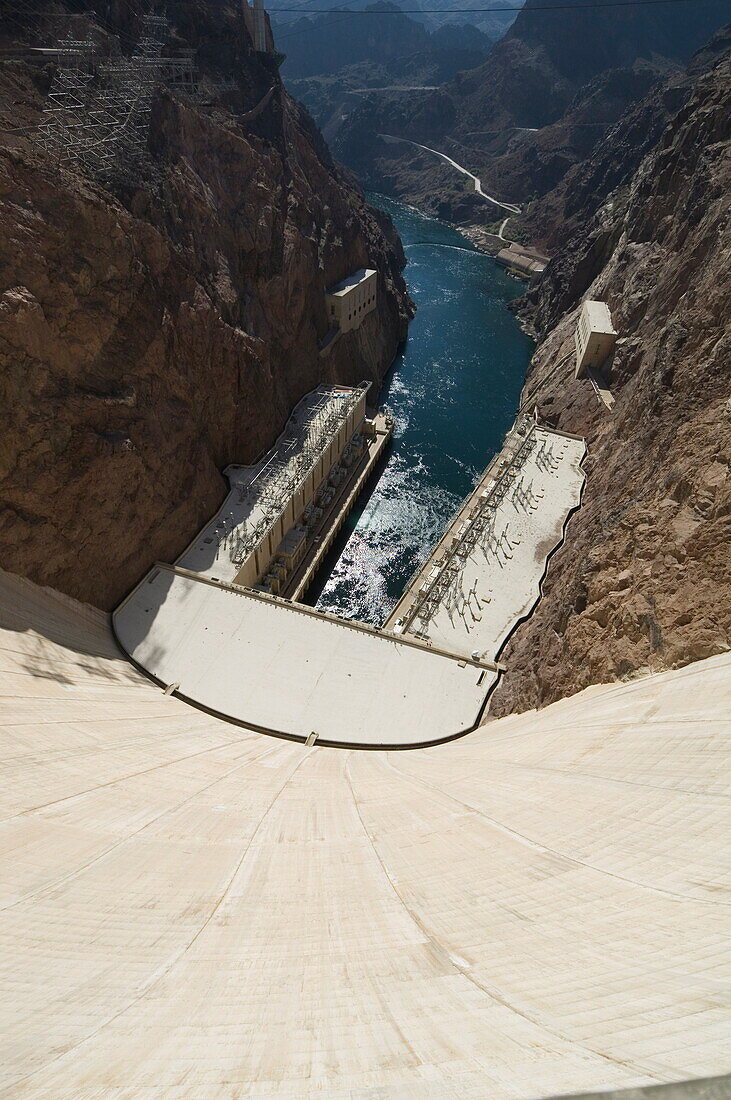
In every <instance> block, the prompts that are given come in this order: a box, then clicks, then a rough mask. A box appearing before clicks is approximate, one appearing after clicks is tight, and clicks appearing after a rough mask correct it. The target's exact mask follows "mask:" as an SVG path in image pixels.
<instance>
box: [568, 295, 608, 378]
mask: <svg viewBox="0 0 731 1100" xmlns="http://www.w3.org/2000/svg"><path fill="white" fill-rule="evenodd" d="M574 341H575V343H576V377H577V378H583V377H584V375H585V374H586V370H587V367H596V368H599V367H601V365H602V363H603V362H604V361H605V359H606V358H607V356H608V355H609V354H610V353H611V351H612V349H613V348H614V345H615V344H616V342H617V333H616V332H615V330H614V326H613V325H612V315H611V313H610V312H609V307H608V305H607V303H606V302H596V301H590V300H587V301H585V302H582V305H581V311H580V313H579V321H578V324H577V326H576V332H575V334H574Z"/></svg>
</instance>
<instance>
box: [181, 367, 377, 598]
mask: <svg viewBox="0 0 731 1100" xmlns="http://www.w3.org/2000/svg"><path fill="white" fill-rule="evenodd" d="M369 388H370V383H369V382H363V383H361V384H360V385H359V386H357V387H348V386H320V387H318V389H316V390H314V391H313V392H312V393H310V394H308V395H307V396H306V397H304V398H303V399H302V400H301V401H300V402H299V404H298V405H297V406H296V407H295V409H294V411H293V413H292V415H291V417H290V418H289V420H288V421H287V424H286V426H285V429H284V431H283V432H282V434H281V435H280V437H279V439H278V440H277V442H276V443H275V445H274V446H273V447H272V448H271V450H269V451H268V452H267V453H266V454H265V455H264V456H263V457H262V458H261V459H260V460H259V462H257V463H256V465H254V466H229V467H227V469H226V471H225V473H226V476H227V477H228V479H229V482H230V485H231V491H230V493H229V494H228V496H227V498H226V500H225V501H224V503H223V505H222V507H221V508H220V509H219V511H218V513H217V514H216V516H214V517H213V519H212V520H211V522H210V523H209V524H208V525H207V526H206V527H205V528H204V529H203V531H201V532H200V533H199V534H198V535H197V536H196V539H195V540H194V542H193V543H191V545H190V546H189V547H188V549H187V550H186V551H185V553H184V554H182V555H181V557H180V558H179V559H178V562H177V564H178V565H179V566H181V567H183V568H186V569H190V570H192V571H194V572H197V573H201V574H204V575H208V576H210V577H211V578H215V579H217V580H222V581H227V582H233V583H236V584H241V585H245V586H247V587H251V588H257V589H259V590H260V591H265V592H270V593H273V594H275V595H278V594H279V593H280V592H281V591H282V589H283V587H284V585H285V583H286V581H287V579H288V578H289V577H290V576H291V575H292V573H293V571H294V570H295V569H296V568H297V567H298V565H299V564H300V562H301V561H302V559H303V557H304V554H305V550H306V548H307V546H308V545H309V544H310V542H311V536H312V533H313V530H314V528H315V527H316V526H317V524H318V523H319V521H320V520H321V518H322V516H323V510H324V509H326V508H327V507H328V505H329V504H330V502H331V501H332V500H333V498H334V496H335V494H336V492H337V490H338V487H339V486H340V485H341V484H342V483H343V482H344V481H345V479H346V478H347V476H348V472H349V470H350V469H352V468H354V466H355V464H356V463H357V462H358V461H359V460H360V458H361V456H362V455H363V453H364V451H365V449H366V443H367V440H368V439H369V438H370V437H371V436H372V435H374V434H375V426H374V425H373V423H372V422H371V421H370V420H367V419H366V415H365V414H366V394H367V392H368V390H369Z"/></svg>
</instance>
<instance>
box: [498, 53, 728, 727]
mask: <svg viewBox="0 0 731 1100" xmlns="http://www.w3.org/2000/svg"><path fill="white" fill-rule="evenodd" d="M698 67H700V68H701V69H704V70H706V71H704V72H702V73H700V74H698V72H697V69H698ZM682 98H683V103H682V106H681V107H680V109H679V110H678V111H677V112H676V113H675V114H674V115H673V117H672V118H671V120H670V122H669V123H668V125H667V126H666V128H665V129H664V131H663V132H662V133H661V136H660V137H659V140H658V141H657V143H656V144H655V145H654V147H653V148H652V149H651V150H650V151H649V152H648V153H647V154H646V155H645V156H644V158H642V159H641V161H640V163H639V165H638V166H637V167H636V169H635V170H634V171H632V170H630V171H629V172H628V174H627V178H625V179H622V180H621V182H620V183H619V184H618V186H616V187H615V188H614V189H613V190H611V191H610V192H609V194H606V195H604V196H602V195H601V193H599V194H598V195H596V196H595V197H594V198H593V199H592V200H591V201H589V199H588V197H587V196H585V198H586V202H587V205H586V207H585V217H586V220H585V221H583V222H582V218H581V216H580V214H579V212H578V207H577V211H576V219H577V221H576V224H575V228H574V232H573V234H572V236H571V238H570V240H569V241H568V243H567V244H566V245H565V246H564V247H563V248H562V249H561V250H560V252H559V253H558V254H557V256H556V258H555V259H554V261H553V262H552V263H551V264H550V265H549V267H548V268H547V271H546V273H545V275H544V277H543V279H542V281H541V282H540V283H539V285H538V287H537V288H536V289H535V291H533V292H531V294H530V295H529V296H528V299H527V300H524V302H523V305H522V312H523V313H524V316H526V317H527V318H530V319H532V321H533V323H534V324H535V325H536V326H537V328H538V332H539V336H540V337H541V342H540V344H539V347H538V350H537V352H536V355H535V357H534V360H533V363H532V366H531V369H530V373H529V376H528V379H527V382H526V385H525V389H524V391H523V398H522V404H523V407H524V409H526V410H532V409H533V408H534V407H535V406H536V405H537V406H538V407H539V409H540V413H541V416H542V417H544V418H545V419H546V420H548V422H549V423H552V424H553V425H554V426H557V427H559V428H561V429H563V430H566V431H569V432H576V433H581V434H585V435H586V437H587V440H588V446H589V452H588V459H587V462H586V469H587V475H588V477H587V484H586V489H585V496H584V503H583V506H582V508H581V509H580V511H578V512H577V513H576V514H575V515H574V516H573V518H572V519H571V521H570V524H569V528H568V537H567V540H566V542H565V544H564V546H563V547H562V548H561V549H560V550H559V551H558V553H557V554H556V555H555V557H554V558H553V560H552V562H551V565H550V568H549V571H548V575H547V578H546V583H545V587H544V592H545V594H544V597H543V599H542V601H541V603H540V604H539V606H538V609H537V611H536V613H535V614H534V615H533V617H532V618H531V619H530V620H529V621H528V622H527V623H526V624H524V625H523V626H522V627H521V628H519V630H518V631H517V632H516V634H515V635H514V637H513V639H512V641H511V642H510V643H509V645H508V647H507V648H506V650H505V652H504V653H503V655H502V660H503V661H504V663H505V664H506V665H507V667H508V669H509V671H508V673H507V674H506V676H505V678H504V680H503V682H502V684H501V686H500V687H499V688H498V690H497V692H496V695H495V698H494V700H493V703H492V705H491V713H492V714H504V713H508V712H510V711H512V710H516V709H518V710H523V709H526V708H527V707H533V706H541V705H543V704H545V703H548V702H549V701H551V700H554V699H557V698H559V697H561V696H564V695H570V694H572V693H574V692H576V691H578V690H581V689H582V688H584V687H586V686H588V685H590V684H593V683H601V682H607V681H611V680H616V679H626V678H631V677H633V676H635V675H638V674H641V673H645V672H651V671H656V670H660V669H665V668H673V667H677V666H680V665H684V664H686V663H689V662H691V661H694V660H698V659H701V658H703V657H707V656H709V655H711V654H714V653H718V652H721V651H723V650H725V649H728V648H729V645H731V551H730V549H729V547H730V546H731V472H730V467H731V369H730V367H729V363H730V361H731V336H730V335H729V324H728V307H729V275H728V258H729V255H731V204H730V200H729V195H731V158H729V139H730V138H731V109H730V108H731V37H730V36H729V34H728V32H726V33H725V34H722V35H720V36H719V37H718V38H717V39H716V42H715V44H714V48H713V50H710V51H708V52H707V53H706V54H704V57H703V58H701V59H699V61H698V62H697V64H696V75H695V78H694V80H693V86H692V88H691V89H689V90H688V93H687V95H686V94H684V95H683V97H682ZM646 107H647V110H648V111H649V112H650V115H651V116H652V117H656V115H655V112H656V111H657V109H658V104H657V102H653V103H650V102H648V104H647V105H646ZM665 107H667V103H666V104H665ZM636 123H637V119H636V118H633V119H630V120H628V123H627V125H629V126H630V127H631V126H634V125H636ZM625 133H626V131H625ZM621 148H622V144H621V142H620V141H619V140H618V141H617V142H615V143H612V144H611V146H610V149H608V150H606V151H601V152H600V153H598V154H597V158H596V160H595V162H594V163H593V164H590V165H588V166H587V170H586V172H587V174H586V179H587V180H588V179H589V178H591V176H592V175H593V176H594V177H595V178H597V179H598V178H599V177H600V176H601V175H602V172H601V162H602V160H604V161H606V160H607V159H608V158H610V157H611V156H612V155H613V156H614V158H615V160H616V159H617V157H618V156H620V151H621ZM633 155H634V154H633ZM615 171H617V172H618V173H619V175H620V176H621V172H619V169H616V168H615ZM584 297H589V298H598V299H602V300H605V301H606V302H608V304H609V306H610V308H611V311H612V318H613V321H614V325H615V328H616V329H617V331H618V333H619V341H618V344H617V348H616V352H615V353H614V356H613V360H612V361H611V362H610V363H609V364H608V365H607V368H606V373H607V377H608V379H609V385H610V388H611V391H612V393H613V395H614V397H615V398H616V404H615V405H614V408H613V410H612V411H611V412H610V411H608V410H607V409H605V408H604V406H602V405H601V404H600V403H599V402H598V401H597V398H596V396H595V394H594V391H593V389H592V387H591V384H590V383H589V382H588V381H583V380H581V381H577V380H575V379H574V367H575V359H574V348H573V337H574V330H575V326H576V320H577V313H578V310H577V306H578V304H579V303H580V301H581V299H582V298H584Z"/></svg>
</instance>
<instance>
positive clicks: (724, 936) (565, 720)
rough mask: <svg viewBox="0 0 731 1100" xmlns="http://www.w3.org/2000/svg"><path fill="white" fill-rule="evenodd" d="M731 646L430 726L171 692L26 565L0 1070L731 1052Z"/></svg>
mask: <svg viewBox="0 0 731 1100" xmlns="http://www.w3.org/2000/svg"><path fill="white" fill-rule="evenodd" d="M730 744H731V656H730V655H724V656H721V657H716V658H712V659H710V660H708V661H704V662H702V663H700V664H697V665H693V666H691V667H690V668H686V669H682V670H680V671H677V672H673V673H668V674H666V675H663V676H654V677H651V678H649V679H646V680H642V681H639V682H636V683H633V684H617V685H614V686H611V687H600V688H595V689H592V690H590V691H588V692H584V693H583V694H581V695H578V696H576V697H575V698H573V699H570V700H567V701H565V702H563V703H560V704H557V705H555V706H552V707H549V708H547V709H546V710H544V711H541V712H539V713H529V714H525V715H520V716H517V717H513V718H509V719H504V720H502V721H500V722H492V723H490V724H488V725H487V726H485V727H484V728H483V729H480V730H479V731H477V732H476V733H474V734H472V735H470V736H469V737H466V738H464V739H462V740H459V741H454V742H451V743H450V744H447V745H443V746H440V747H439V748H432V749H427V750H416V751H411V752H401V753H397V752H392V753H385V752H380V751H375V752H357V751H344V750H338V749H324V748H317V747H315V748H313V749H306V748H304V747H303V746H302V745H297V744H292V743H290V742H286V741H280V740H275V739H273V738H270V737H264V736H262V735H261V734H254V733H249V732H248V731H246V730H242V729H239V728H237V727H235V726H232V725H229V724H226V723H224V722H221V721H218V720H217V719H215V718H212V717H210V716H208V715H206V714H203V713H201V712H199V711H196V710H194V709H192V708H190V707H188V706H186V705H185V704H184V703H183V702H181V701H180V700H178V699H175V698H169V697H166V696H165V695H163V693H162V691H160V690H159V688H156V687H155V686H154V685H153V684H151V683H150V682H149V681H148V680H147V679H146V678H144V677H143V676H142V675H141V674H139V673H138V672H136V671H135V669H134V668H132V667H131V666H130V665H129V663H128V662H127V661H126V660H124V659H122V658H121V656H120V655H119V654H118V653H117V651H116V649H115V646H114V644H113V642H112V639H111V636H110V633H109V629H108V625H107V622H106V618H105V617H104V616H103V615H101V614H100V613H99V612H93V611H91V610H90V609H84V608H82V607H80V606H79V605H74V604H72V602H71V601H67V600H64V599H63V598H60V597H58V596H56V595H55V594H53V593H49V592H48V591H47V590H45V591H44V590H40V589H36V588H34V587H33V586H31V585H28V584H24V583H21V582H17V581H14V580H13V579H12V578H9V577H8V576H7V575H3V574H1V573H0V768H1V769H2V783H0V814H1V817H2V826H1V828H0V838H1V839H0V988H1V989H2V998H1V999H0V1096H2V1097H3V1098H8V1100H9V1098H12V1100H31V1098H32V1100H51V1098H52V1100H92V1098H94V1100H107V1098H110V1100H111V1098H119V1100H122V1098H124V1100H137V1098H138V1097H145V1098H146V1100H147V1098H149V1100H184V1098H185V1100H224V1098H225V1100H232V1098H234V1097H236V1098H241V1097H257V1098H259V1100H261V1098H263V1097H267V1098H269V1100H271V1098H278V1100H285V1098H286V1100H293V1098H296V1100H315V1098H318V1100H323V1098H325V1100H334V1098H338V1100H345V1098H346V1097H347V1098H348V1100H366V1098H367V1100H375V1098H376V1097H377V1098H378V1100H386V1098H388V1100H390V1098H392V1097H394V1098H395V1097H398V1098H402V1097H403V1098H408V1100H464V1098H468V1100H508V1098H512V1100H516V1098H521V1100H529V1098H533V1100H535V1098H537V1097H546V1096H551V1095H555V1094H562V1093H573V1092H584V1091H588V1090H592V1091H593V1090H598V1089H608V1088H611V1087H616V1088H618V1087H622V1086H625V1087H629V1086H632V1085H639V1084H643V1083H646V1084H651V1083H654V1082H663V1081H675V1080H680V1079H683V1078H687V1077H696V1076H704V1075H707V1074H712V1073H724V1072H728V1071H729V1070H730V1069H731V1050H730V1049H729V1045H730V1042H731V1026H730V1025H731V1019H730V1015H731V1014H730V1012H729V996H728V993H729V981H730V979H731V973H730V967H729V961H730V956H731V941H730V940H729V935H728V929H729V913H730V912H731V910H730V908H729V886H730V885H731V882H730V877H729V861H728V856H729V837H731V830H730V829H729V809H728V808H729V794H730V793H731V769H730V768H729V745H730Z"/></svg>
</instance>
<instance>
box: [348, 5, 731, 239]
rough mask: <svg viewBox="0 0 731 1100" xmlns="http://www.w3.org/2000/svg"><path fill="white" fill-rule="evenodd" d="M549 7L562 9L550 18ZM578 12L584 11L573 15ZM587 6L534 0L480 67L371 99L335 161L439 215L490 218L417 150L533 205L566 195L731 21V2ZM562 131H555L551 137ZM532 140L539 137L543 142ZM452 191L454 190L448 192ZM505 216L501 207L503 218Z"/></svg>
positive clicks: (355, 115) (353, 119)
mask: <svg viewBox="0 0 731 1100" xmlns="http://www.w3.org/2000/svg"><path fill="white" fill-rule="evenodd" d="M547 4H550V6H552V7H555V8H556V9H557V10H556V11H553V12H552V11H546V10H543V9H544V8H545V6H546V5H547ZM567 4H570V5H571V7H572V8H574V9H575V10H571V9H570V8H569V9H568V10H566V7H567ZM584 4H585V0H527V3H526V4H525V6H524V7H523V10H522V11H521V12H520V13H519V14H518V17H517V18H516V20H515V23H514V24H513V26H512V27H511V28H510V30H509V31H508V33H507V34H506V35H505V37H504V38H503V39H502V40H501V41H500V42H498V43H497V44H496V45H495V46H494V48H493V49H492V51H491V52H490V54H489V56H488V57H487V59H486V60H485V61H484V63H483V64H482V65H479V66H478V67H476V68H473V69H470V70H469V71H466V72H461V73H459V74H457V76H456V77H455V79H454V80H453V81H451V82H449V83H447V84H445V85H444V86H443V87H441V88H439V89H434V90H425V91H414V92H413V93H412V94H411V95H410V96H409V97H408V98H406V97H404V96H401V95H394V96H390V97H389V96H388V95H382V96H381V97H380V98H379V99H378V100H375V99H370V100H368V101H367V102H365V103H364V104H363V105H362V106H360V107H359V108H358V109H357V110H354V111H353V112H352V113H351V114H350V115H349V117H348V118H347V119H346V120H344V121H343V124H342V129H341V130H340V133H339V134H338V136H337V140H336V141H335V152H336V155H337V156H338V157H339V158H340V159H341V160H343V161H344V162H345V163H346V164H348V165H349V166H350V167H352V168H353V169H355V171H356V172H358V173H359V174H360V175H361V178H362V179H363V180H364V182H366V183H367V184H369V185H371V186H374V187H379V188H381V189H384V190H387V191H392V192H394V193H396V194H400V195H402V196H404V197H407V198H409V199H411V200H412V201H416V202H419V201H422V200H424V201H423V205H425V206H427V207H428V208H429V209H431V210H432V211H433V212H435V213H438V214H439V216H441V217H445V216H447V217H449V216H452V217H455V218H456V219H457V220H464V221H470V220H472V221H475V220H478V219H480V218H482V220H483V221H485V220H489V219H490V208H489V207H488V206H486V204H485V203H484V201H483V200H481V199H480V198H479V196H477V195H475V194H474V191H471V192H470V193H469V194H467V185H466V184H465V182H464V177H462V178H461V179H460V177H459V176H456V177H455V174H454V173H453V172H452V170H451V169H449V168H448V167H447V166H446V165H445V164H444V163H443V162H439V161H438V160H437V159H436V158H434V157H433V156H431V155H429V154H422V153H419V152H418V150H415V149H414V148H413V147H410V146H407V145H404V144H403V143H401V144H386V143H385V142H384V141H383V140H382V139H381V138H380V137H379V135H381V134H391V135H395V136H400V137H405V138H409V139H410V140H412V141H417V142H421V143H423V144H425V145H429V146H431V147H435V148H439V149H440V150H441V151H443V152H445V153H448V154H449V156H451V157H453V158H454V159H455V160H457V161H458V162H459V163H460V164H462V165H464V166H465V167H466V168H468V169H469V170H470V171H472V172H474V173H475V174H476V175H478V176H479V177H480V179H481V180H483V183H487V184H488V185H489V187H488V189H489V191H490V193H492V194H496V195H497V196H498V197H500V198H502V199H504V200H508V201H512V202H519V203H523V202H525V201H526V200H527V199H528V198H530V197H531V196H533V195H535V194H543V193H545V192H546V191H547V190H549V189H551V188H552V187H554V186H556V184H557V183H558V182H559V180H560V179H561V178H562V176H563V175H564V174H565V173H566V172H567V171H568V170H569V169H570V168H571V166H572V165H573V164H575V163H577V162H578V161H580V160H582V159H583V158H584V157H586V156H587V155H588V154H589V152H590V151H591V149H592V148H593V147H595V145H596V143H597V142H599V141H601V139H602V137H603V136H604V134H606V133H607V131H608V129H609V128H610V127H611V126H612V125H613V124H614V123H615V122H616V121H617V119H618V118H619V117H620V115H621V114H622V113H623V112H624V111H625V110H626V109H627V107H628V105H629V104H630V103H631V102H633V101H634V100H636V99H638V98H640V97H642V96H644V95H645V94H646V93H647V91H648V89H649V86H650V85H651V83H652V82H653V81H654V80H659V79H665V78H667V76H668V75H669V73H670V72H671V71H672V70H673V69H674V68H679V67H680V65H681V64H682V63H683V62H685V61H687V60H688V58H689V57H690V55H691V54H692V53H693V51H694V50H696V49H698V48H699V47H700V46H702V45H703V44H704V43H705V42H706V41H707V40H708V39H709V38H710V36H711V35H712V34H713V32H714V31H716V30H717V29H718V28H719V27H720V26H722V25H723V23H724V22H725V21H727V20H728V12H729V5H728V2H727V0H697V2H694V3H692V4H677V5H661V4H660V5H655V4H646V5H642V4H639V5H637V6H635V7H629V6H628V7H621V8H598V7H593V8H592V7H586V6H583V5H584ZM551 127H557V129H555V130H554V131H553V132H549V131H548V128H551ZM534 131H538V132H537V133H536V132H534ZM448 192H449V193H448ZM498 214H499V211H498V210H497V208H494V209H493V210H492V217H494V218H497V216H498Z"/></svg>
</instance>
